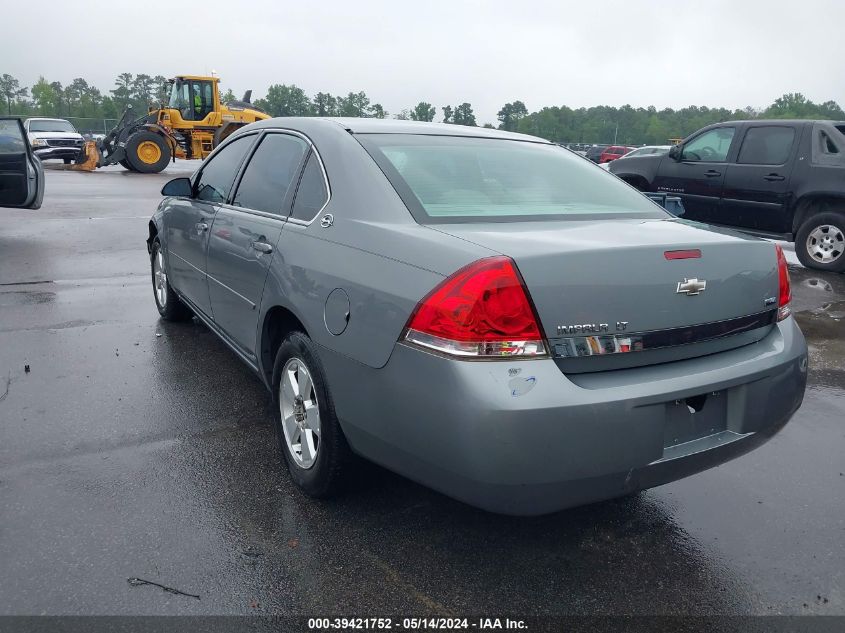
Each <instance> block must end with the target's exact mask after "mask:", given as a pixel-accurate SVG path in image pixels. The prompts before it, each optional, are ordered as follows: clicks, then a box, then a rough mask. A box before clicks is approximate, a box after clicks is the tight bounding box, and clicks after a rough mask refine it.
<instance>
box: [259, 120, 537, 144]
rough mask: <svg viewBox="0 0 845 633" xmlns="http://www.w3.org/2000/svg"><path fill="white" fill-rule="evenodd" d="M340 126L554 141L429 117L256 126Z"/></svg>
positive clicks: (371, 131) (379, 131)
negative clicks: (438, 120) (441, 121)
mask: <svg viewBox="0 0 845 633" xmlns="http://www.w3.org/2000/svg"><path fill="white" fill-rule="evenodd" d="M314 125H326V126H340V127H342V128H343V129H345V130H347V131H349V132H351V133H352V134H427V135H432V136H470V137H476V138H499V139H510V140H515V141H530V142H533V143H546V144H549V145H552V144H553V143H552V142H551V141H548V140H546V139H544V138H539V137H537V136H530V135H528V134H518V133H516V132H505V131H504V130H494V129H490V128H483V127H474V126H468V125H453V124H450V123H429V122H426V121H402V120H400V119H373V118H360V119H356V118H346V117H276V118H274V119H264V120H263V121H259V122H258V123H257V124H255V127H280V128H292V129H296V128H297V127H299V126H306V127H311V126H314Z"/></svg>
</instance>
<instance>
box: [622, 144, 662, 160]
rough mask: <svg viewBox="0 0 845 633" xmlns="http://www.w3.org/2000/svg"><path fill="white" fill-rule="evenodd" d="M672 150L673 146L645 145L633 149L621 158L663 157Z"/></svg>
mask: <svg viewBox="0 0 845 633" xmlns="http://www.w3.org/2000/svg"><path fill="white" fill-rule="evenodd" d="M670 149H672V146H671V145H643V146H642V147H637V148H636V149H632V150H631V151H630V152H628V153H627V154H625V155H624V156H621V157H620V158H633V157H634V156H662V155H663V154H667V153H668V152H669V150H670Z"/></svg>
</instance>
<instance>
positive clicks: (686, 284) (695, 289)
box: [675, 277, 707, 297]
mask: <svg viewBox="0 0 845 633" xmlns="http://www.w3.org/2000/svg"><path fill="white" fill-rule="evenodd" d="M706 289H707V281H705V280H704V279H701V280H698V279H696V278H694V277H693V278H692V279H684V280H683V281H679V282H678V289H677V290H676V291H675V292H676V293H678V294H679V295H687V296H688V297H694V296H695V295H697V294H700V293H702V292H704V291H705V290H706Z"/></svg>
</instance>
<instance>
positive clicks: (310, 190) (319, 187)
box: [290, 152, 329, 222]
mask: <svg viewBox="0 0 845 633" xmlns="http://www.w3.org/2000/svg"><path fill="white" fill-rule="evenodd" d="M328 201H329V191H328V189H327V188H326V179H325V177H324V176H323V168H322V166H321V165H320V159H319V158H317V154H316V153H315V152H311V156H309V157H308V162H307V163H306V164H305V170H304V171H303V172H302V179H301V180H300V181H299V187H298V188H297V190H296V200H295V201H294V203H293V211H292V212H291V214H290V216H291V217H292V218H296V219H297V220H303V221H304V222H310V221H311V220H313V219H314V217H315V216H316V215H317V214H318V213H319V212H320V210H321V209H322V208H323V207H324V206H325V205H326V203H327V202H328Z"/></svg>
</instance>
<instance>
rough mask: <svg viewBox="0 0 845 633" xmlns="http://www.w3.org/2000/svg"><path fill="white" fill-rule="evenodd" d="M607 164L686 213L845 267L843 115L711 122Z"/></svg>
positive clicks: (812, 260)
mask: <svg viewBox="0 0 845 633" xmlns="http://www.w3.org/2000/svg"><path fill="white" fill-rule="evenodd" d="M610 171H611V172H612V173H614V174H616V175H617V176H619V177H620V178H622V179H623V180H625V181H627V182H628V183H630V184H631V185H633V186H634V187H636V188H637V189H639V190H640V191H652V192H663V193H672V194H675V195H677V196H680V197H681V199H682V200H683V203H684V208H685V209H686V213H685V215H684V217H685V218H689V219H691V220H698V221H701V222H706V223H708V224H718V225H723V226H729V227H733V228H737V229H740V230H742V231H745V232H747V233H752V234H755V235H759V236H762V237H768V238H774V239H781V240H788V241H791V242H795V251H796V254H797V255H798V259H800V260H801V263H803V264H804V265H805V266H808V267H810V268H818V269H821V270H832V271H836V272H843V271H845V123H841V122H835V121H788V120H771V121H769V120H755V121H730V122H727V123H718V124H715V125H710V126H708V127H705V128H703V129H701V130H699V131H698V132H696V133H694V134H692V135H691V136H689V137H688V138H686V139H684V141H683V142H682V143H680V144H678V145H675V146H674V147H672V149H671V150H670V152H669V153H668V154H664V155H657V156H655V155H646V156H632V157H631V158H624V157H623V158H620V159H618V160H615V161H613V162H612V163H610Z"/></svg>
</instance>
